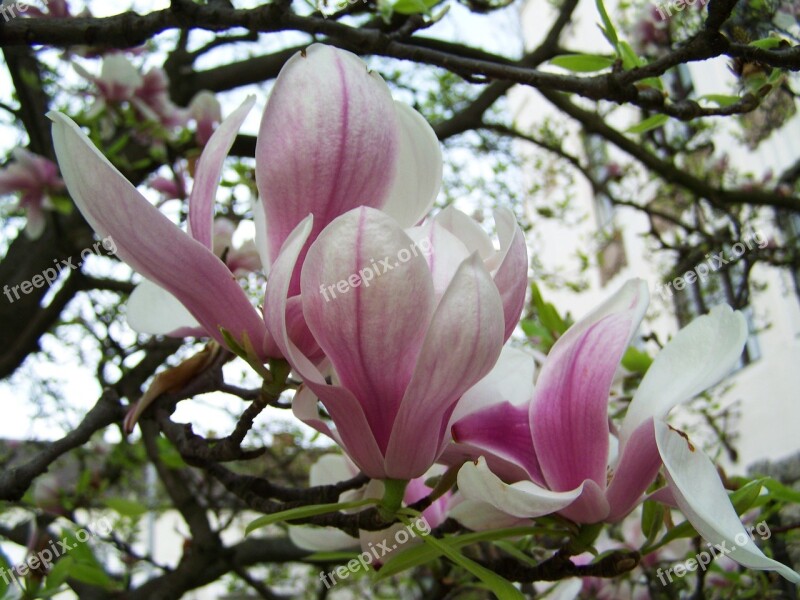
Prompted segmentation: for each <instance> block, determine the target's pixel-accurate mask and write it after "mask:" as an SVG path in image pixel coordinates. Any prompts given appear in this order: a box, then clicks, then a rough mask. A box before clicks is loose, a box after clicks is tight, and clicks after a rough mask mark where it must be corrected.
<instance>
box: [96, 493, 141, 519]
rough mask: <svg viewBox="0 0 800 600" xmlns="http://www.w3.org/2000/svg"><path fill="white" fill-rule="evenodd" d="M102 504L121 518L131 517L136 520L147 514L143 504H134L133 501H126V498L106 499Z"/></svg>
mask: <svg viewBox="0 0 800 600" xmlns="http://www.w3.org/2000/svg"><path fill="white" fill-rule="evenodd" d="M103 503H104V504H105V505H106V506H107V507H108V508H110V509H111V510H113V511H115V512H118V513H119V514H121V515H122V516H123V517H132V518H134V519H136V518H139V517H141V516H142V515H143V514H144V513H146V512H147V507H146V506H145V505H144V504H142V503H141V502H136V501H135V500H128V499H127V498H106V499H105V500H104V501H103Z"/></svg>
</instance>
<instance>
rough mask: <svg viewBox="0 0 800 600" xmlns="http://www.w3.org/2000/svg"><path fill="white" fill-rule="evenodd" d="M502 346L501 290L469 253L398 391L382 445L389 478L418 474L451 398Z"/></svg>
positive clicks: (440, 437) (439, 443) (436, 449)
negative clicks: (392, 418) (411, 372)
mask: <svg viewBox="0 0 800 600" xmlns="http://www.w3.org/2000/svg"><path fill="white" fill-rule="evenodd" d="M502 347H503V305H502V303H501V302H500V295H499V294H498V293H497V288H496V287H495V285H494V283H493V282H492V279H491V277H490V276H489V273H488V272H487V271H486V269H485V268H484V266H483V263H482V262H481V260H480V257H479V256H478V255H477V254H473V255H472V256H471V257H470V258H469V259H467V260H465V261H464V262H463V263H462V264H461V267H459V269H458V271H457V272H456V274H455V277H453V281H452V283H451V284H450V287H448V288H447V291H446V292H445V294H444V296H443V297H442V300H441V302H439V306H438V307H437V308H436V312H435V313H434V315H433V318H432V319H431V323H430V327H429V328H428V332H427V334H426V336H425V344H424V346H423V348H422V352H420V354H419V358H418V359H417V364H416V367H415V368H414V375H413V377H412V379H411V382H410V383H409V384H408V389H406V392H405V395H404V396H403V401H402V403H401V405H400V410H399V411H398V413H397V418H396V419H395V422H394V427H393V428H392V432H391V439H390V441H389V447H388V449H387V450H386V469H387V471H388V472H390V473H395V475H392V476H393V477H398V478H403V479H405V478H408V479H411V478H414V477H418V476H420V475H422V474H423V473H424V472H425V471H426V470H427V469H428V467H430V465H431V464H432V463H433V462H434V461H435V460H436V458H437V457H438V456H439V454H441V452H442V451H443V450H444V444H445V442H446V438H445V436H446V435H447V433H448V432H447V424H448V422H449V420H450V415H451V414H452V411H453V408H454V407H455V403H456V402H457V401H458V399H459V398H460V397H461V395H462V394H463V393H464V392H466V391H467V390H468V389H469V388H470V387H472V386H473V385H474V384H475V383H477V382H478V381H479V380H480V379H482V378H483V377H484V375H486V374H487V373H488V372H489V371H490V370H491V369H492V367H493V366H494V364H495V362H497V358H498V357H499V356H500V350H501V349H502Z"/></svg>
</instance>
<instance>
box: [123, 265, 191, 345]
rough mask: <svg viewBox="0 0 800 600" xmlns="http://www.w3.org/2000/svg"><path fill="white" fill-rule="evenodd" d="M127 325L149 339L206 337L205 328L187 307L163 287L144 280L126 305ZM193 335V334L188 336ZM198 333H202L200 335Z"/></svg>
mask: <svg viewBox="0 0 800 600" xmlns="http://www.w3.org/2000/svg"><path fill="white" fill-rule="evenodd" d="M126 314H127V318H128V325H130V326H131V329H133V330H134V331H138V332H139V333H148V334H150V335H174V336H177V337H183V336H186V335H203V328H202V327H200V323H198V322H197V319H195V318H194V317H193V316H192V313H190V312H189V311H188V310H187V309H186V307H185V306H184V305H183V304H181V303H180V301H179V300H178V299H177V298H176V297H175V296H173V295H172V294H170V293H169V292H168V291H167V290H165V289H164V288H162V287H161V286H160V285H158V284H155V283H153V282H152V281H150V280H149V279H143V280H142V282H141V283H140V284H139V285H137V286H136V287H135V288H134V290H133V292H131V295H130V297H129V298H128V303H127V304H126ZM190 331H191V332H193V333H192V334H190V333H188V332H190ZM198 332H199V333H198Z"/></svg>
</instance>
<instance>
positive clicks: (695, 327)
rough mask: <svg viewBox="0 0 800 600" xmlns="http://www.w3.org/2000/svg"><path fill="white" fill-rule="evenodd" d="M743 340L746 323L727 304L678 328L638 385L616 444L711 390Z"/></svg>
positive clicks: (728, 368)
mask: <svg viewBox="0 0 800 600" xmlns="http://www.w3.org/2000/svg"><path fill="white" fill-rule="evenodd" d="M746 340H747V322H746V321H745V319H744V316H743V315H742V313H740V312H739V311H734V310H733V309H732V308H731V307H730V306H728V305H727V304H721V305H719V306H715V307H714V308H713V309H711V312H710V313H709V314H707V315H703V316H701V317H698V318H697V319H695V320H694V321H692V322H691V323H689V324H688V325H687V326H686V327H684V328H683V329H681V330H680V331H679V332H678V333H677V334H675V337H673V338H672V339H671V340H670V341H669V343H668V344H667V345H666V346H664V349H663V350H661V352H659V353H658V355H657V356H656V359H655V360H654V361H653V364H652V365H650V368H649V369H648V370H647V373H646V374H645V376H644V379H643V380H642V383H641V384H639V388H638V390H637V391H636V394H635V395H634V397H633V400H632V401H631V404H630V406H629V407H628V413H627V414H626V415H625V420H624V421H623V423H622V428H621V429H620V440H621V444H622V445H624V443H625V440H626V439H627V438H628V437H629V436H630V435H631V434H632V433H633V432H634V430H636V428H637V427H639V425H641V424H642V423H644V422H645V421H646V420H647V419H649V418H656V419H660V418H663V417H664V416H666V414H667V413H668V412H669V411H670V410H671V409H672V408H673V407H674V406H675V405H677V404H679V403H681V402H684V401H685V400H688V399H690V398H692V397H694V396H696V395H697V394H699V393H700V392H702V391H703V390H705V389H707V388H709V387H711V386H712V385H714V384H715V383H717V382H718V381H719V380H720V379H722V378H723V377H724V376H725V375H727V374H728V373H729V372H730V371H731V369H733V367H734V366H735V365H736V361H737V360H739V357H740V356H741V354H742V348H743V347H744V343H745V341H746Z"/></svg>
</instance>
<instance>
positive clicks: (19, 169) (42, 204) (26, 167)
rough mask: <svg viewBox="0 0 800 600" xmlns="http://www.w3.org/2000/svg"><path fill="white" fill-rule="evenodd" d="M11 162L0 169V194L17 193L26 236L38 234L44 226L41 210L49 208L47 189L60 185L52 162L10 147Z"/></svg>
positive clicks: (57, 187)
mask: <svg viewBox="0 0 800 600" xmlns="http://www.w3.org/2000/svg"><path fill="white" fill-rule="evenodd" d="M11 156H12V157H13V159H14V162H12V163H10V164H9V165H7V166H6V167H5V168H3V169H0V195H3V194H14V193H18V194H19V195H20V198H19V204H18V207H19V208H20V209H22V210H24V211H25V213H26V215H27V218H28V223H27V225H26V226H25V234H26V235H27V236H28V237H29V238H30V239H34V240H35V239H37V238H38V237H39V236H41V235H42V232H43V231H44V226H45V219H44V210H43V209H45V208H50V204H49V202H48V198H47V195H48V193H49V192H52V191H58V190H62V189H64V182H63V181H61V178H60V177H59V176H58V167H57V166H56V164H55V163H54V162H52V161H51V160H48V159H46V158H44V157H43V156H38V155H37V154H33V153H32V152H29V151H28V150H25V149H24V148H16V149H14V150H12V152H11Z"/></svg>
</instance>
